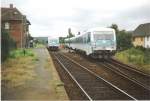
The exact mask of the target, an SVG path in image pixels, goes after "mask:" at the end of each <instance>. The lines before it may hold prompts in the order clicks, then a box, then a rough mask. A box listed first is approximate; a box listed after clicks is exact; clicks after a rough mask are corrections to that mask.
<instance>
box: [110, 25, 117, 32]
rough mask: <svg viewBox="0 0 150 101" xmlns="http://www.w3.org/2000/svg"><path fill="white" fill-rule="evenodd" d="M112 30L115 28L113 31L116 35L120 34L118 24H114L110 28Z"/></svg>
mask: <svg viewBox="0 0 150 101" xmlns="http://www.w3.org/2000/svg"><path fill="white" fill-rule="evenodd" d="M110 28H113V29H114V30H115V32H116V34H118V33H119V29H118V25H117V24H112V25H111V26H110Z"/></svg>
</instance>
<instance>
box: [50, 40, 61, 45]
mask: <svg viewBox="0 0 150 101" xmlns="http://www.w3.org/2000/svg"><path fill="white" fill-rule="evenodd" d="M49 44H50V45H57V44H59V40H57V39H53V40H49Z"/></svg>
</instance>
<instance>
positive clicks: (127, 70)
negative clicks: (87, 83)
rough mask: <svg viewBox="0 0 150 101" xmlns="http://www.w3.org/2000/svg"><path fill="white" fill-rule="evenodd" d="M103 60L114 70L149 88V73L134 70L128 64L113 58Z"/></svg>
mask: <svg viewBox="0 0 150 101" xmlns="http://www.w3.org/2000/svg"><path fill="white" fill-rule="evenodd" d="M104 62H105V64H107V65H109V67H111V68H113V69H114V70H115V71H116V72H118V73H120V74H122V75H124V76H125V77H127V78H128V79H130V80H132V81H133V82H135V83H137V84H139V85H140V86H142V87H144V88H145V89H148V90H150V75H148V74H144V73H143V72H141V71H139V70H136V69H134V68H132V67H131V66H129V65H126V64H122V63H120V62H119V61H117V60H114V59H109V60H105V61H104Z"/></svg>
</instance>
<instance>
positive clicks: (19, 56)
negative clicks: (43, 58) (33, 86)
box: [1, 49, 37, 88]
mask: <svg viewBox="0 0 150 101" xmlns="http://www.w3.org/2000/svg"><path fill="white" fill-rule="evenodd" d="M35 61H37V58H36V56H35V54H34V53H33V52H32V50H31V49H26V50H25V54H24V51H23V50H21V49H18V50H14V51H12V52H11V53H10V56H9V58H8V59H7V60H6V61H5V62H4V63H3V64H2V73H1V75H2V78H1V80H2V87H7V88H14V87H19V86H23V85H25V83H26V81H27V80H32V79H33V78H34V77H35V76H36V75H35V73H34V71H33V69H34V67H35Z"/></svg>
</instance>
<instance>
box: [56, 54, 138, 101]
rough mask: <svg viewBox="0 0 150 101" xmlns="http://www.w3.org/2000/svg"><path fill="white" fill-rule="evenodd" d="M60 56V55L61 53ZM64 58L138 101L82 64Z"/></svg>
mask: <svg viewBox="0 0 150 101" xmlns="http://www.w3.org/2000/svg"><path fill="white" fill-rule="evenodd" d="M59 54H60V53H59ZM61 55H62V56H64V57H66V58H67V59H68V60H70V61H72V62H73V63H75V64H77V65H79V66H80V67H82V68H83V69H85V70H86V71H88V72H89V73H91V74H92V75H94V76H96V77H97V78H99V79H101V80H103V81H104V82H105V83H107V84H109V85H110V86H112V87H113V88H115V89H116V90H118V91H119V92H121V93H123V94H125V95H126V96H128V97H129V98H131V99H133V100H136V101H137V99H136V98H134V97H133V96H132V95H130V94H128V93H127V92H125V91H123V90H122V89H120V88H118V87H117V86H115V85H114V84H112V83H110V82H109V81H107V80H105V79H104V78H102V77H100V76H99V75H97V74H96V73H94V72H92V71H90V70H89V69H87V68H86V67H84V66H82V65H81V64H79V63H78V62H76V61H74V60H72V59H70V58H69V57H68V56H65V55H63V54H61Z"/></svg>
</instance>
